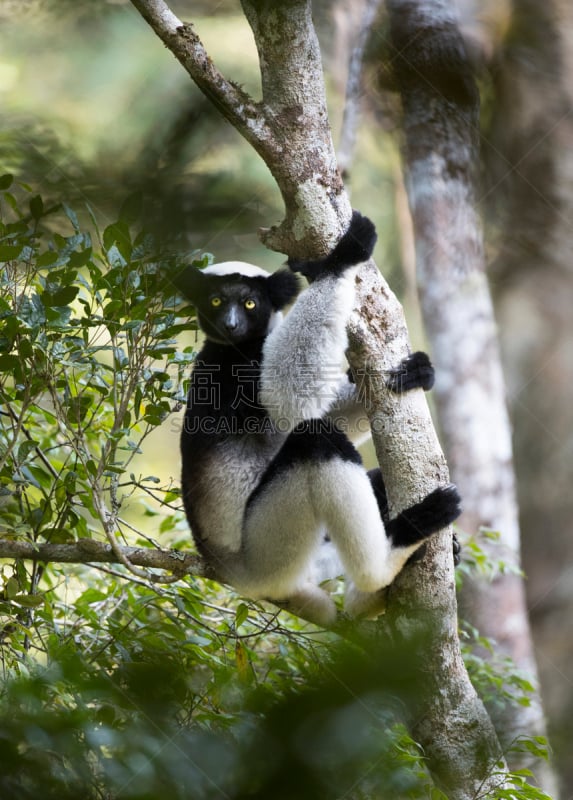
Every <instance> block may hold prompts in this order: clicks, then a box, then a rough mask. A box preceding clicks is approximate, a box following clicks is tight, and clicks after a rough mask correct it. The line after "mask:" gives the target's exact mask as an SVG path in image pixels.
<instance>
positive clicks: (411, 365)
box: [386, 350, 435, 394]
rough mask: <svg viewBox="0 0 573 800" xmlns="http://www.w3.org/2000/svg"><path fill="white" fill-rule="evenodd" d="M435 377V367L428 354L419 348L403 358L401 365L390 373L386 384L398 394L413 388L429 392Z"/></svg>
mask: <svg viewBox="0 0 573 800" xmlns="http://www.w3.org/2000/svg"><path fill="white" fill-rule="evenodd" d="M434 377H435V374H434V367H433V366H432V362H431V361H430V358H429V356H428V354H427V353H423V352H422V351H420V350H419V351H418V352H416V353H411V354H410V355H409V356H406V358H403V359H402V361H401V362H400V366H399V367H398V368H397V369H395V370H392V371H391V372H390V373H389V375H388V377H387V378H386V386H387V387H388V388H389V389H390V390H391V391H393V392H395V393H396V394H401V393H402V392H409V391H410V390H411V389H423V390H424V391H425V392H428V391H429V390H430V389H431V388H432V386H433V385H434Z"/></svg>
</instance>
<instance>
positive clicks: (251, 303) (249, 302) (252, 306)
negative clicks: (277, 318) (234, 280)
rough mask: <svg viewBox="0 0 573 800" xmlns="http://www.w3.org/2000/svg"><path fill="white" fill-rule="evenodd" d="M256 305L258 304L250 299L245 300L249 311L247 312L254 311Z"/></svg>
mask: <svg viewBox="0 0 573 800" xmlns="http://www.w3.org/2000/svg"><path fill="white" fill-rule="evenodd" d="M256 305H257V304H256V303H255V301H254V300H250V299H249V300H245V308H246V309H247V311H252V310H253V308H255V306H256Z"/></svg>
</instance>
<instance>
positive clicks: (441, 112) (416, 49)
mask: <svg viewBox="0 0 573 800" xmlns="http://www.w3.org/2000/svg"><path fill="white" fill-rule="evenodd" d="M389 9H390V21H391V37H392V45H393V50H392V66H393V72H394V76H395V78H396V80H397V82H398V85H399V88H400V93H401V97H402V105H403V119H404V132H405V148H404V153H405V155H404V157H405V162H406V169H407V188H408V195H409V200H410V207H411V212H412V218H413V223H414V231H415V237H416V254H417V272H418V284H419V293H420V300H421V307H422V313H423V318H424V322H425V327H426V330H427V333H428V338H429V341H430V343H431V350H432V357H433V360H434V363H435V366H436V386H435V398H436V409H437V414H438V419H439V422H440V428H441V431H442V434H443V437H444V442H445V448H446V452H447V454H448V459H449V462H450V464H451V468H452V475H453V478H454V480H455V482H456V484H457V485H458V486H459V488H460V492H461V495H462V498H463V507H464V513H463V516H462V518H461V519H460V522H459V525H460V527H461V528H462V530H465V531H466V532H468V533H470V534H471V535H473V536H477V535H478V533H479V530H480V528H481V527H482V526H483V527H485V528H489V529H493V530H495V531H498V532H499V540H498V541H495V542H491V540H490V539H488V538H486V537H481V538H480V539H479V543H480V546H481V547H482V549H484V550H485V551H486V553H487V555H488V556H489V557H490V559H492V560H494V561H496V562H498V561H503V562H504V564H505V565H506V567H507V569H508V570H509V571H508V572H507V573H506V572H501V571H500V572H498V573H497V574H496V576H495V577H494V579H493V580H490V579H489V578H480V577H478V576H475V577H473V578H472V579H465V582H464V587H463V599H462V605H463V612H464V616H465V617H466V618H468V619H469V621H470V622H471V623H472V624H473V625H474V626H475V627H477V628H478V630H479V631H480V633H481V634H482V635H485V636H488V637H491V638H493V639H495V641H496V642H497V647H498V649H499V651H501V652H502V653H504V654H506V655H510V656H511V658H512V659H513V661H514V663H515V664H516V666H517V667H518V668H519V669H520V670H523V671H525V672H527V674H528V675H529V676H531V677H532V679H533V681H534V682H536V674H537V672H536V664H535V658H534V654H533V647H532V642H531V634H530V629H529V621H528V616H527V608H526V601H525V592H524V586H523V580H522V578H521V577H520V576H519V575H518V574H515V571H517V570H518V568H519V564H520V557H519V546H520V542H519V525H518V516H517V502H516V492H515V479H514V470H513V460H512V445H511V434H510V423H509V418H508V413H507V408H506V402H505V387H504V380H503V374H502V368H501V360H500V354H499V347H498V340H497V330H496V324H495V320H494V314H493V308H492V302H491V297H490V292H489V287H488V282H487V277H486V274H485V257H484V250H483V239H482V231H481V225H480V221H479V218H478V215H477V211H476V207H475V189H474V175H473V172H474V169H475V167H476V165H477V163H478V135H479V127H478V125H479V120H478V117H479V96H478V93H477V88H476V85H475V81H474V78H473V75H472V72H471V69H470V65H469V63H468V59H467V57H466V53H465V48H464V44H463V41H462V39H461V36H460V34H459V31H458V28H457V20H456V18H455V14H454V12H453V11H452V7H451V3H450V2H448V1H447V0H406V1H405V2H404V1H403V0H392V1H391V2H390V4H389ZM512 570H513V572H512ZM491 713H492V715H493V718H494V722H495V724H496V729H497V732H498V734H499V735H500V737H501V741H502V744H503V745H504V746H505V747H508V746H509V745H510V744H511V743H512V742H513V741H514V740H515V739H516V738H517V737H520V736H532V735H545V733H546V731H545V721H544V716H543V710H542V706H541V701H540V697H539V694H538V693H535V695H534V696H533V698H532V702H531V705H530V706H528V707H524V706H521V705H517V704H511V705H509V704H505V705H503V706H501V707H500V705H499V704H498V703H496V704H492V707H491ZM509 761H510V765H511V766H513V767H515V768H523V767H529V768H533V770H534V771H535V772H536V774H537V776H538V778H539V780H540V782H541V783H542V785H543V786H544V788H545V790H546V791H549V792H552V791H553V790H554V782H553V777H552V773H551V771H550V770H548V769H546V768H545V765H544V764H541V763H539V761H538V760H537V761H536V760H535V759H534V758H533V757H532V756H530V755H529V754H525V755H521V754H519V755H518V756H515V755H511V756H509Z"/></svg>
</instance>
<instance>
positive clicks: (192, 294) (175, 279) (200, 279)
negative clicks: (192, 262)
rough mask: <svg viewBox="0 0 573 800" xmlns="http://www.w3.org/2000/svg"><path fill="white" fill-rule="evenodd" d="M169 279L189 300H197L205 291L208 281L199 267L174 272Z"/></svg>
mask: <svg viewBox="0 0 573 800" xmlns="http://www.w3.org/2000/svg"><path fill="white" fill-rule="evenodd" d="M169 278H170V280H171V282H172V283H173V284H174V285H175V286H176V287H177V288H178V289H179V291H180V292H181V294H184V295H185V297H188V298H189V300H196V299H197V297H198V296H199V295H200V294H201V293H202V291H203V288H204V286H205V280H206V276H205V275H203V273H202V272H201V270H200V269H197V267H184V268H183V269H182V270H179V272H177V270H174V271H173V274H172V275H170V276H169Z"/></svg>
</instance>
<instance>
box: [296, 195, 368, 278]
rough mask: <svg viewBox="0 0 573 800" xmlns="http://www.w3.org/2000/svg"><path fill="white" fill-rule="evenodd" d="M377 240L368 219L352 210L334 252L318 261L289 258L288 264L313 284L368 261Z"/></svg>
mask: <svg viewBox="0 0 573 800" xmlns="http://www.w3.org/2000/svg"><path fill="white" fill-rule="evenodd" d="M377 238H378V237H377V234H376V228H375V227H374V224H373V223H372V222H371V221H370V220H369V219H368V217H364V216H362V214H361V213H360V212H359V211H353V212H352V219H351V220H350V225H349V226H348V230H347V231H346V233H345V234H344V235H343V236H342V238H341V239H340V241H339V242H338V244H337V245H336V247H335V248H334V250H332V252H330V253H329V254H328V255H327V256H325V257H324V258H319V259H316V260H315V261H298V260H296V259H291V258H289V260H288V265H289V267H290V268H291V270H292V271H293V272H300V273H301V274H302V275H304V276H305V278H307V280H308V281H309V282H310V283H312V281H315V280H318V279H319V278H325V277H327V276H328V275H334V276H338V275H341V274H342V273H343V272H344V270H345V269H348V268H349V267H353V266H355V265H356V264H361V263H362V262H363V261H368V259H369V258H370V256H371V255H372V251H373V250H374V245H375V244H376V239H377Z"/></svg>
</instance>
